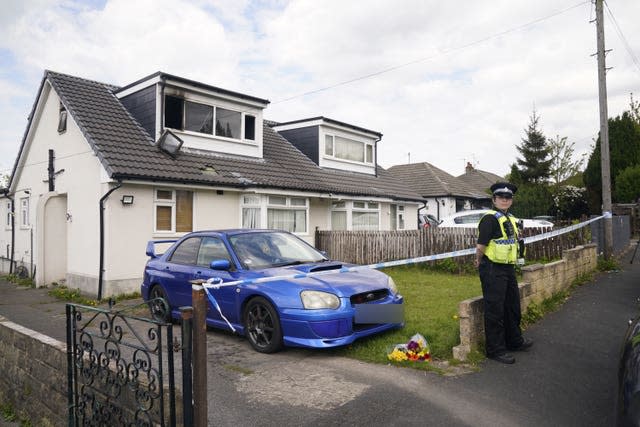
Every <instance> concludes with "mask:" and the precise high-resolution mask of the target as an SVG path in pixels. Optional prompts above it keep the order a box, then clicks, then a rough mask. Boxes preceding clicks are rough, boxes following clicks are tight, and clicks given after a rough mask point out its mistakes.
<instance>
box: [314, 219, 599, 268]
mask: <svg viewBox="0 0 640 427" xmlns="http://www.w3.org/2000/svg"><path fill="white" fill-rule="evenodd" d="M545 231H547V230H546V229H543V228H531V229H526V230H525V232H524V236H525V237H528V236H533V235H536V234H540V233H543V232H545ZM477 236H478V231H477V229H475V228H429V229H419V230H401V231H326V230H318V231H316V236H315V244H316V248H318V249H319V250H321V251H325V252H326V253H327V255H328V256H329V257H330V258H332V259H337V260H341V261H344V262H348V263H353V264H374V263H378V262H385V261H394V260H399V259H407V258H417V257H421V256H427V255H435V254H439V253H445V252H451V251H456V250H462V249H468V248H472V247H475V245H476V239H477ZM590 241H591V232H590V230H589V229H588V227H583V228H580V229H578V230H575V231H572V232H570V233H566V234H562V235H560V236H555V237H552V238H549V239H544V240H541V241H538V242H534V243H531V244H529V245H527V259H546V260H550V259H558V258H560V257H562V251H563V250H565V249H569V248H573V247H575V246H577V245H582V244H585V243H589V242H590ZM472 259H473V255H470V256H464V257H458V258H454V261H455V262H457V263H464V262H471V261H472Z"/></svg>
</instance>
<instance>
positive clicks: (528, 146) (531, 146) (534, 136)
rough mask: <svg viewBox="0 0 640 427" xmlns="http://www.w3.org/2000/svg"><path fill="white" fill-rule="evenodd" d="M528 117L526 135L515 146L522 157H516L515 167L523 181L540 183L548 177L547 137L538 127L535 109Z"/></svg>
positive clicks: (549, 168) (538, 118)
mask: <svg viewBox="0 0 640 427" xmlns="http://www.w3.org/2000/svg"><path fill="white" fill-rule="evenodd" d="M530 119H531V122H530V123H529V126H528V127H527V130H526V134H527V137H526V138H523V139H522V144H520V145H519V146H516V148H517V149H518V152H519V153H520V154H521V155H522V158H519V157H518V158H516V161H517V165H518V166H516V169H518V171H519V172H520V176H521V177H522V181H523V182H524V183H542V182H545V181H547V180H548V179H549V174H550V170H551V159H550V158H549V156H550V147H549V146H548V144H547V139H546V138H545V136H544V135H543V134H542V132H541V131H540V130H539V129H538V121H539V120H540V117H539V116H537V115H536V112H535V110H534V111H533V114H532V115H531V117H530ZM514 166H515V165H514ZM512 170H513V167H512Z"/></svg>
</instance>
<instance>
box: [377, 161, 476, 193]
mask: <svg viewBox="0 0 640 427" xmlns="http://www.w3.org/2000/svg"><path fill="white" fill-rule="evenodd" d="M389 173H391V174H393V176H395V177H396V178H397V179H399V180H401V181H403V182H404V183H406V184H407V185H408V186H409V187H410V188H411V189H412V190H413V191H415V192H417V193H419V194H420V195H421V196H423V197H445V196H446V197H464V198H472V199H478V198H484V196H483V194H482V193H481V192H478V191H474V190H471V191H470V190H469V189H468V188H467V186H466V185H465V184H464V183H463V182H462V181H460V180H459V179H458V178H456V177H455V176H453V175H450V174H448V173H447V172H445V171H443V170H442V169H438V168H437V167H435V166H433V165H432V164H430V163H427V162H422V163H410V164H406V165H396V166H392V167H390V168H389Z"/></svg>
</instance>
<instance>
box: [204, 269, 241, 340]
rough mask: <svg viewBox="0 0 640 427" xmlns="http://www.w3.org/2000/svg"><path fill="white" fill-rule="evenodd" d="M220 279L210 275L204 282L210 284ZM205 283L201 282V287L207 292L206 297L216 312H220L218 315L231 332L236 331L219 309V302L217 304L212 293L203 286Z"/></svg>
mask: <svg viewBox="0 0 640 427" xmlns="http://www.w3.org/2000/svg"><path fill="white" fill-rule="evenodd" d="M221 281H222V279H220V278H219V277H212V278H210V279H208V280H207V281H206V282H205V283H206V284H208V285H212V284H213V283H214V282H221ZM205 283H203V284H202V287H203V288H204V292H205V293H206V294H207V298H208V299H209V302H210V303H211V305H212V306H214V307H215V309H216V310H218V313H220V317H222V319H223V320H224V321H225V322H227V325H229V328H231V330H232V331H233V332H236V328H234V327H233V325H232V324H231V322H229V319H227V318H226V317H225V316H224V314H222V310H221V309H220V304H218V301H216V299H215V298H214V297H213V295H211V292H209V289H207V286H205Z"/></svg>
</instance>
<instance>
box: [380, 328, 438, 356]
mask: <svg viewBox="0 0 640 427" xmlns="http://www.w3.org/2000/svg"><path fill="white" fill-rule="evenodd" d="M387 358H388V359H389V360H391V361H393V362H403V361H405V360H408V361H411V362H416V361H423V362H428V361H429V360H431V349H430V348H429V343H428V342H427V340H426V338H425V337H423V336H422V335H420V334H415V335H414V336H412V337H411V339H410V340H409V342H407V343H406V344H396V345H395V346H393V348H392V349H391V351H389V352H388V353H387Z"/></svg>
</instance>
